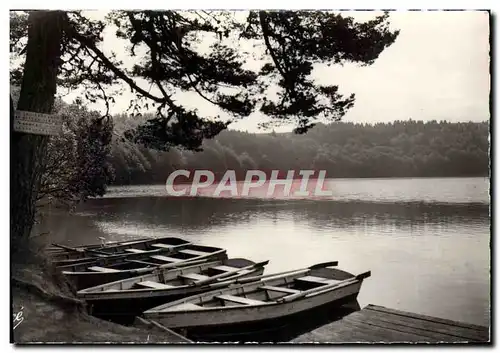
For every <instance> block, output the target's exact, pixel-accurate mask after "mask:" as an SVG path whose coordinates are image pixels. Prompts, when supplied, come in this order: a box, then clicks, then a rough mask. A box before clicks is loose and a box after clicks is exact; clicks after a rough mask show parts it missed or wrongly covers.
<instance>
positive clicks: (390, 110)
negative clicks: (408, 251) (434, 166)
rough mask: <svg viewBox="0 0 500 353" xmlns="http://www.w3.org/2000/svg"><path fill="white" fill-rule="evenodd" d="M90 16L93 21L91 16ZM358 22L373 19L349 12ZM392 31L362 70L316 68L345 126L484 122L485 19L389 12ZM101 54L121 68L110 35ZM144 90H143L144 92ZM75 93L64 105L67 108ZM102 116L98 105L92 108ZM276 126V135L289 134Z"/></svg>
mask: <svg viewBox="0 0 500 353" xmlns="http://www.w3.org/2000/svg"><path fill="white" fill-rule="evenodd" d="M89 14H90V16H91V17H94V18H101V17H102V16H104V14H105V13H104V12H102V11H95V12H92V13H90V12H89ZM346 15H349V16H353V17H355V19H356V20H359V21H363V20H367V19H370V18H372V17H374V16H375V15H376V13H374V12H369V11H366V12H349V13H346ZM390 23H391V28H392V29H399V30H400V34H399V36H398V38H397V39H396V41H395V43H394V44H393V45H391V46H390V47H388V48H387V49H385V51H384V52H382V54H381V55H380V56H379V58H378V59H377V60H376V62H375V63H374V64H373V65H371V66H368V67H359V66H356V65H354V64H346V65H344V66H331V67H326V66H324V67H320V68H317V69H315V70H314V72H313V75H314V77H315V78H316V79H317V80H318V82H319V83H321V84H336V85H339V89H340V93H344V94H346V95H348V94H350V93H355V95H356V102H355V105H354V107H353V108H352V109H351V110H350V111H349V112H348V113H347V114H346V115H345V116H344V118H343V119H342V120H343V121H346V122H356V123H376V122H392V121H395V120H408V119H410V118H411V119H413V120H423V121H429V120H447V121H450V122H459V121H486V120H488V119H489V118H490V113H489V92H490V75H489V60H490V57H489V50H490V47H489V18H488V13H487V12H480V11H395V12H391V17H390ZM103 49H104V51H105V52H106V51H108V52H109V51H110V50H113V51H114V52H116V53H117V54H118V57H119V58H120V59H123V60H124V61H125V63H126V64H127V63H128V64H131V63H132V62H131V61H130V59H129V58H128V57H127V56H126V54H125V53H126V52H125V43H124V42H122V41H120V40H119V39H117V38H116V37H115V36H114V31H113V30H112V29H110V30H108V31H107V32H106V33H105V35H104V42H103ZM146 88H148V86H146ZM77 94H78V92H72V93H71V94H69V95H67V96H66V97H65V98H64V99H65V100H67V101H68V102H70V101H72V100H73V99H74V98H75V96H76V95H77ZM131 97H133V96H132V95H131V94H130V93H125V94H124V95H122V96H121V97H116V103H115V104H114V105H113V106H112V109H111V113H119V112H122V111H124V110H126V109H127V107H128V106H129V102H130V98H131ZM178 101H179V102H180V103H183V104H187V105H188V106H190V107H196V108H198V109H199V110H200V112H201V113H206V114H209V115H215V114H217V113H219V112H220V111H219V110H218V109H217V108H214V107H212V106H210V104H209V103H207V102H206V101H204V100H203V99H202V98H200V97H197V96H196V95H185V96H179V97H178ZM92 108H94V109H102V108H103V107H102V106H93V107H92ZM263 121H265V117H263V116H262V114H260V113H254V114H252V115H250V116H249V117H248V118H245V119H243V120H240V121H238V122H236V123H234V124H231V125H230V129H238V130H244V131H249V132H266V130H260V129H259V128H258V126H257V125H258V123H259V122H263ZM293 127H294V126H282V127H281V128H275V130H276V131H290V130H291V129H292V128H293Z"/></svg>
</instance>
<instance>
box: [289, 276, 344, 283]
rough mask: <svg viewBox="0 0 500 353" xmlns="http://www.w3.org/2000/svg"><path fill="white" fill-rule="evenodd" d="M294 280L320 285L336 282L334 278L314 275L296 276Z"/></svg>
mask: <svg viewBox="0 0 500 353" xmlns="http://www.w3.org/2000/svg"><path fill="white" fill-rule="evenodd" d="M295 280H296V281H299V282H309V283H314V284H322V285H325V284H331V283H335V282H338V281H336V280H334V279H330V278H324V277H316V276H305V277H300V278H296V279H295Z"/></svg>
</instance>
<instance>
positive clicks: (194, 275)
mask: <svg viewBox="0 0 500 353" xmlns="http://www.w3.org/2000/svg"><path fill="white" fill-rule="evenodd" d="M179 277H180V278H184V279H190V280H193V281H202V280H205V279H209V278H210V277H209V276H205V275H202V274H199V273H185V274H183V275H179Z"/></svg>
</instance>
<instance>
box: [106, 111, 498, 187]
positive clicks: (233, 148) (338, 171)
mask: <svg viewBox="0 0 500 353" xmlns="http://www.w3.org/2000/svg"><path fill="white" fill-rule="evenodd" d="M146 118H147V117H143V118H142V119H146ZM142 119H141V120H142ZM137 123H138V122H137V121H135V123H134V124H133V125H131V119H127V118H126V116H115V118H114V125H115V131H116V133H115V136H114V138H113V142H112V146H111V156H110V162H111V165H112V167H113V169H114V181H113V184H115V185H116V184H119V185H123V184H153V183H155V184H156V183H164V182H165V181H166V178H167V177H168V175H169V174H170V173H171V172H172V171H174V170H176V169H191V170H192V169H210V170H212V171H214V172H216V173H217V172H218V173H219V175H222V174H224V173H225V171H226V170H228V169H234V170H236V171H237V172H238V175H244V173H245V171H246V170H248V169H261V170H273V169H278V170H282V171H286V170H291V169H293V170H299V169H314V170H326V171H327V176H328V177H331V178H351V177H352V178H364V177H458V176H464V177H465V176H488V175H489V156H488V153H489V152H488V149H489V125H488V123H487V122H482V123H472V122H469V123H448V122H444V121H442V122H437V121H430V122H426V123H424V122H422V121H413V120H408V121H396V122H393V123H377V124H374V125H370V124H354V123H344V122H339V123H333V124H330V125H322V124H319V125H317V126H316V127H314V128H313V129H311V130H310V131H309V132H308V133H307V134H304V135H295V134H293V133H274V132H273V133H266V134H255V133H247V132H240V131H231V130H228V131H223V132H222V133H221V134H219V135H218V136H217V137H216V138H214V139H212V140H207V141H205V143H204V145H203V151H202V152H192V151H181V150H178V149H172V150H170V151H168V152H159V151H155V150H149V149H147V148H144V147H142V146H140V145H136V144H133V143H131V142H129V141H128V140H126V139H124V138H122V137H121V136H123V133H124V131H125V130H127V129H130V128H133V127H135V126H134V125H136V124H137Z"/></svg>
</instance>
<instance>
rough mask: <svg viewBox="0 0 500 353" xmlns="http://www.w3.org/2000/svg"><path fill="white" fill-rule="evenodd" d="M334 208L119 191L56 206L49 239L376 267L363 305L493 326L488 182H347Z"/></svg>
mask: <svg viewBox="0 0 500 353" xmlns="http://www.w3.org/2000/svg"><path fill="white" fill-rule="evenodd" d="M329 182H330V183H331V184H330V188H331V189H332V190H334V196H333V197H332V199H331V200H321V201H313V200H288V201H287V200H266V199H261V198H258V197H256V198H250V199H224V198H220V199H215V198H196V199H186V198H184V199H180V198H179V199H176V198H169V197H165V191H164V187H163V186H162V185H158V186H133V187H114V188H111V189H110V192H109V194H108V195H107V196H106V197H105V198H101V199H95V200H91V201H89V202H87V203H86V204H85V205H82V206H81V207H79V208H78V210H77V211H76V212H75V214H73V215H67V214H65V213H63V212H60V211H57V210H50V212H48V214H47V215H46V216H45V217H44V218H43V219H42V221H41V223H40V225H39V226H38V227H37V229H36V231H37V232H39V233H40V232H45V231H50V235H48V236H42V237H38V238H39V239H40V240H41V241H47V242H62V243H66V244H73V245H77V244H83V243H96V242H99V240H98V237H105V238H106V239H108V240H110V241H115V240H122V239H131V238H136V237H144V236H152V237H159V236H165V235H172V236H180V237H182V238H185V239H188V240H190V241H193V242H197V243H202V244H207V245H213V246H220V247H224V248H226V249H227V250H228V254H229V256H230V257H246V258H249V259H252V260H254V261H263V260H267V259H268V260H270V263H269V265H268V267H267V270H266V271H267V272H269V273H270V272H276V271H284V270H290V269H294V268H301V267H307V266H309V265H311V264H314V263H318V262H323V261H330V260H338V261H339V267H340V268H342V269H345V270H347V271H349V272H353V273H360V272H363V271H366V270H371V271H372V277H370V278H368V279H367V280H366V281H365V282H364V284H363V287H362V289H361V292H360V295H359V303H360V305H361V306H362V307H363V306H365V305H367V304H377V305H383V306H388V307H392V308H396V309H401V310H409V311H413V312H418V313H421V314H427V315H433V316H439V317H443V318H449V319H452V320H460V321H465V322H470V323H476V324H480V325H489V292H490V273H489V268H490V248H489V246H490V244H489V242H490V218H489V180H488V179H486V178H456V179H336V180H330V181H329Z"/></svg>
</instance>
